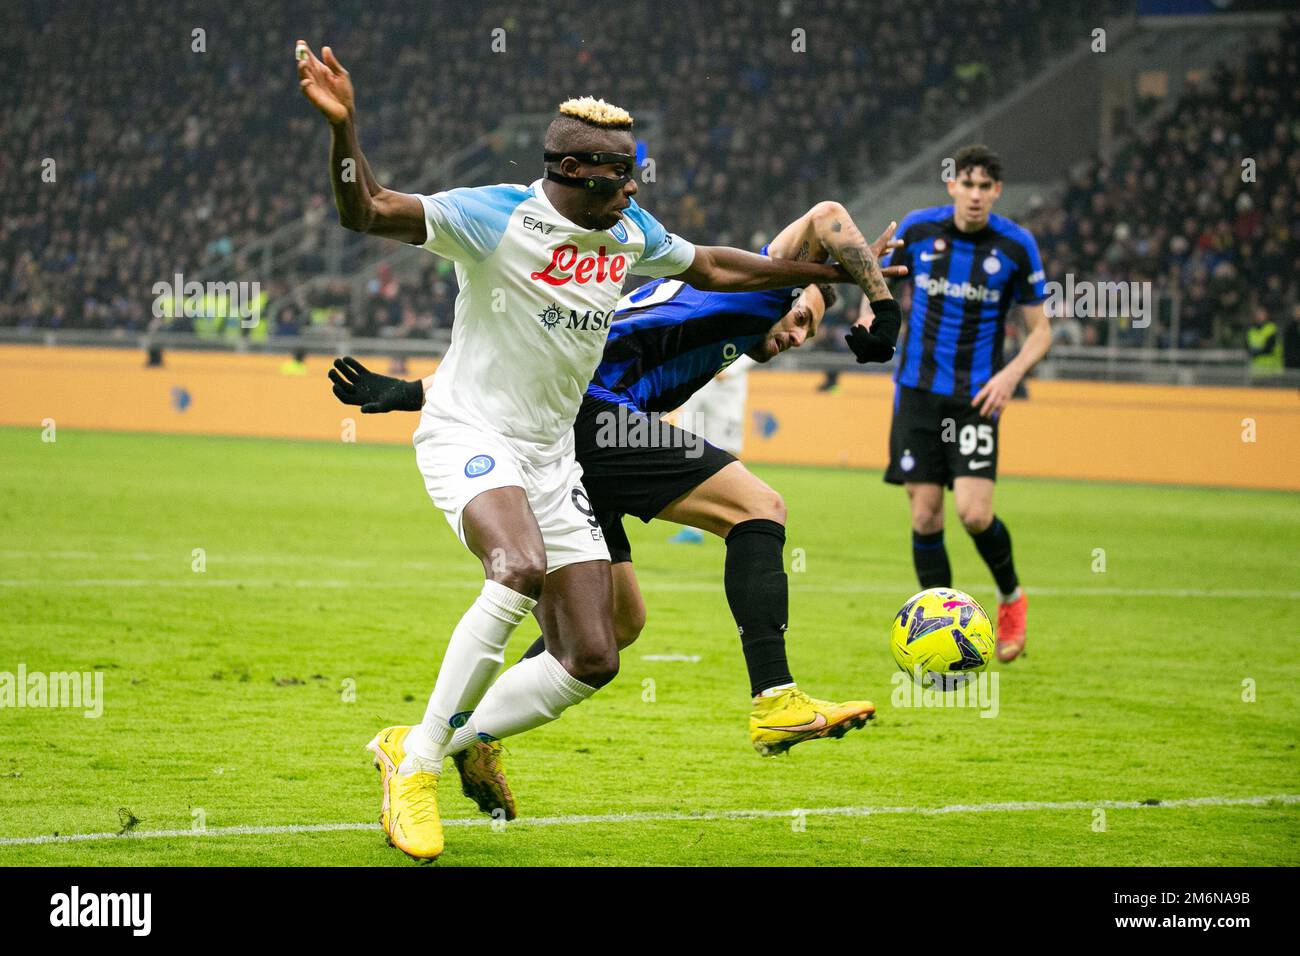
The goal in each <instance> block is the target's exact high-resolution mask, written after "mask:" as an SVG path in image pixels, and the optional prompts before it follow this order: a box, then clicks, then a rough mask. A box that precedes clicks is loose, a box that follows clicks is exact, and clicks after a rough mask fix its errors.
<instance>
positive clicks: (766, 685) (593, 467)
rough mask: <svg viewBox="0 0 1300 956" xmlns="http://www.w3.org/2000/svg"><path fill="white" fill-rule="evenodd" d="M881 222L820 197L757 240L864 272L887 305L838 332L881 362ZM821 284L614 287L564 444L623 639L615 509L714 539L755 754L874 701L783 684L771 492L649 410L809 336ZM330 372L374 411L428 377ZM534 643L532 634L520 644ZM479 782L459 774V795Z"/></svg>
mask: <svg viewBox="0 0 1300 956" xmlns="http://www.w3.org/2000/svg"><path fill="white" fill-rule="evenodd" d="M893 229H894V225H893V224H892V223H891V225H890V228H889V229H887V230H886V232H885V233H884V234H883V235H882V236H880V237H879V238H878V239H877V240H876V242H875V243H871V244H868V243H867V242H866V241H865V239H863V238H862V235H861V233H860V232H859V230H858V229H857V226H856V225H854V223H853V221H852V219H851V218H850V217H849V216H848V214H847V212H846V211H845V210H844V208H843V206H841V205H840V204H838V203H833V202H824V203H819V204H817V205H816V206H814V207H813V208H812V209H811V210H809V212H807V213H805V214H804V215H803V216H801V217H800V218H799V219H798V220H796V221H795V222H793V223H791V224H790V225H789V226H787V227H786V228H785V229H783V230H782V231H781V233H780V234H779V235H778V236H777V237H776V238H775V239H773V240H772V242H771V243H769V244H768V245H767V246H765V247H764V248H763V249H762V250H761V251H762V252H763V253H765V254H767V255H770V256H772V257H773V258H788V259H809V260H812V261H821V260H824V259H826V258H828V257H833V258H835V259H836V260H837V261H839V262H840V264H841V265H843V266H844V267H845V269H846V270H848V271H849V272H850V273H851V274H853V275H854V277H855V278H859V276H860V277H861V278H860V279H859V285H860V286H861V287H862V288H863V290H864V292H865V293H866V295H867V297H868V299H869V300H870V301H871V302H872V303H873V305H874V308H875V310H876V313H877V316H884V317H885V318H884V320H881V319H879V318H878V319H877V323H876V324H875V325H874V328H873V329H872V330H870V331H869V330H867V329H866V328H865V327H863V326H858V327H856V328H855V330H854V332H853V333H852V334H851V335H850V336H849V344H850V347H851V348H852V349H853V350H854V352H855V353H856V354H857V355H858V356H859V360H860V361H870V360H875V361H887V360H888V359H889V358H890V356H891V355H892V354H893V350H894V344H895V342H896V339H897V334H898V328H899V324H900V323H901V313H899V311H898V307H897V305H896V304H894V302H893V300H892V297H891V296H890V293H889V290H888V286H887V284H886V282H885V278H886V277H897V276H901V275H904V274H905V271H906V270H905V269H904V268H902V267H894V268H891V269H887V270H882V269H881V266H880V257H881V256H882V255H884V254H887V252H888V250H889V249H891V248H892V247H893V246H894V245H895V242H894V240H893ZM833 296H834V292H833V288H832V287H831V286H808V287H807V288H789V289H782V290H773V291H767V292H730V293H721V292H708V291H704V290H701V289H697V288H694V287H692V286H689V285H686V284H685V283H683V282H681V281H679V280H676V279H665V280H655V281H653V282H650V283H647V284H646V285H643V286H641V287H639V288H638V289H636V290H634V291H633V292H631V293H629V294H628V295H626V296H624V297H623V299H622V300H620V302H619V304H618V308H617V311H616V316H615V320H614V322H613V323H612V325H611V326H610V331H609V337H608V340H607V341H606V344H605V349H604V353H603V356H602V360H601V363H600V365H599V367H598V368H597V369H596V372H595V374H594V376H593V377H592V380H591V383H590V385H589V387H588V389H587V394H586V397H585V399H584V401H583V404H582V407H581V409H580V410H579V412H578V415H577V418H576V420H575V422H574V440H575V452H576V457H577V460H578V462H579V464H581V466H582V470H583V478H582V484H583V487H584V488H585V489H586V493H587V495H589V496H590V497H589V500H576V499H575V504H576V505H577V506H578V508H579V509H580V510H582V511H585V512H587V513H588V514H589V515H590V521H591V525H592V528H593V532H594V533H599V534H601V535H603V537H604V540H605V542H606V544H607V545H608V547H609V551H610V558H611V563H612V569H611V570H612V575H613V581H614V617H615V634H616V637H617V639H618V642H619V646H620V647H626V646H627V645H629V644H630V643H632V641H634V640H636V638H637V636H638V635H639V634H640V632H641V630H642V629H643V628H644V626H645V605H644V602H643V600H642V597H641V592H640V589H639V586H638V585H637V581H636V576H635V574H634V573H633V570H632V564H631V560H632V551H631V547H630V545H629V543H628V539H627V535H626V534H625V533H624V530H623V525H622V520H623V517H624V515H634V516H636V517H638V518H640V519H641V520H642V521H647V522H648V521H650V520H652V519H655V518H660V519H664V520H667V521H673V522H676V523H679V524H683V525H687V526H690V527H694V528H698V529H700V530H701V531H708V532H712V533H714V534H716V535H718V536H719V537H721V538H722V539H723V540H725V542H726V545H727V555H726V564H725V569H724V576H723V580H724V589H725V591H726V595H727V602H728V604H729V605H730V607H731V611H732V615H733V617H734V618H735V620H736V624H737V627H738V629H739V631H740V638H741V649H742V651H743V653H744V656H745V662H746V666H747V668H748V671H749V678H750V690H751V695H752V697H753V706H752V710H751V714H750V725H749V731H750V742H751V744H752V745H753V746H754V748H755V750H757V751H758V752H759V753H760V754H763V755H769V754H776V753H781V752H783V751H785V750H788V749H789V748H790V747H792V746H794V745H795V744H797V743H800V742H802V741H805V740H813V739H818V738H823V737H838V736H841V735H842V734H844V733H845V732H846V731H848V730H849V729H852V728H854V727H861V726H863V725H864V724H865V723H866V722H867V720H869V719H870V718H871V717H872V716H874V713H875V707H874V705H872V704H871V703H870V702H869V701H847V702H844V703H835V702H830V701H823V700H817V699H815V698H812V697H809V696H808V695H807V694H805V693H803V692H802V691H801V690H800V689H799V688H798V687H797V686H796V685H795V682H794V678H793V677H792V676H791V674H790V667H789V663H788V661H787V658H786V649H785V630H786V624H787V621H788V585H787V579H786V574H785V567H784V560H783V557H782V551H783V548H784V545H785V503H784V501H783V500H782V498H781V496H780V495H779V494H778V493H777V492H776V491H775V490H773V489H772V488H771V487H769V486H768V485H767V484H766V483H765V482H763V481H762V480H761V479H759V478H758V477H757V476H756V475H754V474H753V473H752V472H750V471H749V470H748V469H747V468H745V466H744V465H743V464H742V463H741V462H739V461H738V460H737V459H736V458H735V456H733V455H732V454H730V453H729V452H727V451H724V450H722V449H720V448H717V447H715V446H713V445H711V444H709V443H708V442H706V441H705V440H704V439H702V438H700V437H699V436H696V435H694V434H692V433H690V432H689V431H686V430H685V429H683V428H680V427H677V426H675V425H670V424H669V423H667V422H664V421H662V420H661V419H660V418H659V415H660V414H661V413H664V412H669V411H672V410H674V409H676V408H678V407H679V406H680V405H681V404H682V403H683V402H685V401H686V399H687V398H689V397H690V396H691V395H692V394H694V393H695V392H696V391H698V390H699V389H700V388H702V387H704V386H705V385H706V384H708V383H709V382H710V381H712V380H713V378H714V377H715V376H716V375H717V374H718V373H719V372H720V371H722V370H724V369H726V368H727V367H728V366H729V365H730V364H731V363H732V362H734V361H735V360H736V359H737V358H739V357H740V356H741V355H749V356H750V357H752V358H754V359H755V360H757V361H759V362H766V361H768V360H770V359H772V358H773V357H775V356H776V355H778V354H780V353H781V352H783V351H785V350H786V349H789V348H796V347H798V346H800V345H802V344H803V343H804V342H806V341H807V340H808V339H810V338H812V337H813V336H814V335H815V334H816V331H817V326H818V323H819V321H820V319H821V316H822V314H823V312H824V311H825V309H826V308H827V306H828V300H830V301H831V302H833ZM891 316H892V318H893V322H892V325H891V322H890V321H889V319H890V317H891ZM331 378H332V379H333V380H334V383H335V388H334V391H335V394H336V395H337V396H338V397H339V399H340V400H341V401H343V402H345V403H347V404H355V405H361V406H362V411H363V412H374V411H390V410H396V409H403V408H405V409H411V410H417V409H418V408H419V406H420V403H421V402H422V401H423V388H424V387H426V386H427V384H428V383H429V381H430V380H431V379H432V376H430V378H429V379H426V380H425V383H420V382H400V381H398V380H396V379H390V378H386V377H384V376H380V375H375V374H374V373H372V372H369V371H368V370H366V369H364V368H363V367H362V366H361V365H360V364H359V363H357V362H356V361H355V360H354V359H351V358H347V359H342V360H339V361H337V362H336V363H335V370H334V372H332V373H331ZM578 491H581V489H578ZM543 600H545V597H544V596H543ZM543 648H544V644H543V643H542V639H541V638H538V641H537V643H535V644H534V646H533V647H531V648H529V651H528V654H533V653H540V652H541V651H542V649H543ZM526 656H527V655H526ZM471 751H472V748H471ZM467 753H470V757H471V758H472V757H473V754H472V752H467ZM458 766H460V763H459V762H458ZM460 769H461V775H462V778H465V777H466V775H467V773H469V774H473V775H474V776H475V777H476V778H482V779H488V780H489V783H490V784H491V786H490V787H488V789H495V790H496V791H498V792H496V793H494V794H492V795H491V796H490V797H489V798H488V799H487V803H483V802H480V806H481V807H486V806H488V805H493V806H499V805H503V804H502V803H500V801H501V800H502V799H504V790H503V788H504V783H503V780H504V778H503V777H502V776H501V775H500V773H499V770H494V771H492V772H491V773H490V774H479V773H478V772H477V771H476V770H475V769H474V768H472V767H466V766H460ZM493 781H495V783H493ZM482 789H483V788H481V787H475V786H472V785H469V784H467V786H466V792H467V793H471V791H475V790H477V791H481V790H482ZM476 799H477V798H476ZM493 801H497V802H496V803H493Z"/></svg>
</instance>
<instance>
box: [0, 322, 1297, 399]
mask: <svg viewBox="0 0 1300 956" xmlns="http://www.w3.org/2000/svg"><path fill="white" fill-rule="evenodd" d="M450 344H451V330H450V329H446V328H442V329H435V330H433V332H432V333H431V335H430V336H429V337H428V338H409V339H408V338H365V337H361V336H355V335H352V334H351V333H349V332H348V331H347V330H346V329H343V328H339V329H331V330H329V331H320V332H309V333H304V334H301V335H293V336H272V337H270V338H268V339H265V340H262V341H252V340H250V339H248V338H244V337H224V338H206V337H201V336H198V335H195V334H193V333H188V332H162V331H159V332H128V331H122V330H115V331H111V332H109V331H102V330H96V329H66V330H64V329H58V330H56V329H21V328H17V329H15V328H5V329H0V346H4V345H45V346H49V347H57V346H81V347H92V348H114V349H138V350H140V351H143V352H149V351H151V350H160V351H162V352H164V353H165V352H167V351H169V350H184V351H209V352H211V351H217V352H223V351H224V352H242V353H251V354H289V353H293V352H295V351H299V350H301V351H303V352H306V353H307V354H309V355H344V354H349V353H355V354H365V355H392V356H394V357H398V356H402V357H424V358H439V357H441V356H442V355H443V354H444V353H445V352H446V350H447V347H448V346H449V345H450ZM766 367H767V368H772V369H777V370H781V371H816V372H848V373H861V374H887V373H891V372H892V370H893V369H892V366H871V367H864V366H862V365H859V364H857V362H856V361H855V360H854V358H853V356H852V355H849V354H847V353H843V352H835V351H820V350H810V351H791V352H787V353H785V354H784V355H782V356H780V357H779V358H778V359H776V360H774V361H773V362H772V363H771V364H770V365H769V366H766ZM760 371H761V370H760ZM1034 377H1037V378H1040V379H1061V380H1092V381H1110V382H1147V383H1153V384H1166V385H1189V386H1192V385H1224V386H1243V385H1244V386H1252V385H1259V386H1269V387H1287V388H1297V387H1300V369H1286V370H1284V371H1283V372H1281V373H1280V374H1278V375H1275V376H1270V377H1268V378H1267V379H1262V378H1259V377H1257V376H1254V375H1252V373H1251V368H1250V360H1249V355H1248V353H1247V352H1246V350H1245V349H1155V348H1135V347H1131V346H1080V345H1060V344H1058V345H1056V346H1054V347H1053V349H1052V351H1051V352H1050V353H1049V354H1048V357H1047V358H1046V359H1044V360H1043V362H1042V363H1040V365H1039V366H1038V367H1037V368H1036V369H1035V371H1034Z"/></svg>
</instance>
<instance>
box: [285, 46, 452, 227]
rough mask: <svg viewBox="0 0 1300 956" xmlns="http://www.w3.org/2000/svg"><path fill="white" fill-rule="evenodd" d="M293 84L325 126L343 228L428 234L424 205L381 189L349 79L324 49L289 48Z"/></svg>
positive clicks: (414, 197)
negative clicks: (294, 65)
mask: <svg viewBox="0 0 1300 956" xmlns="http://www.w3.org/2000/svg"><path fill="white" fill-rule="evenodd" d="M295 53H296V56H297V57H298V86H299V88H300V89H301V90H302V93H303V95H304V96H305V97H307V99H308V100H309V101H310V102H311V104H312V105H313V106H315V107H316V108H317V109H318V110H320V111H321V113H322V114H323V115H324V117H325V118H326V119H327V120H329V124H330V134H331V137H330V186H331V187H332V188H333V190H334V205H335V207H336V208H337V209H338V211H339V224H340V225H341V226H343V227H344V228H345V229H352V230H354V231H356V232H364V233H366V234H367V235H372V236H383V237H384V238H386V239H397V240H399V241H401V242H409V243H412V244H414V245H421V244H422V243H424V241H425V240H426V239H427V238H428V229H427V228H426V227H425V224H424V205H423V204H422V203H421V202H420V200H419V198H418V197H416V196H412V195H410V194H409V193H399V192H396V191H394V190H392V189H385V188H384V187H383V186H381V185H379V183H378V182H377V181H376V180H375V177H374V174H373V173H372V172H371V170H370V164H369V163H367V162H366V157H365V154H363V153H362V152H361V144H360V142H359V141H358V140H357V129H356V97H355V94H354V93H353V90H352V79H351V77H350V76H349V75H348V71H347V70H345V69H343V64H341V63H340V62H339V61H338V58H337V57H335V56H334V51H333V50H331V49H330V48H329V47H324V48H323V49H322V50H321V57H322V58H323V59H318V58H317V56H316V54H315V53H313V52H312V50H311V47H309V46H308V45H307V44H306V42H305V41H303V40H299V41H298V45H297V47H296V48H295Z"/></svg>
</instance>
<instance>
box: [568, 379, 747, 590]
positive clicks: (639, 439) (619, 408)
mask: <svg viewBox="0 0 1300 956" xmlns="http://www.w3.org/2000/svg"><path fill="white" fill-rule="evenodd" d="M573 438H574V446H575V450H576V452H577V458H578V464H580V465H582V485H583V487H584V488H586V489H587V497H588V498H589V499H590V500H591V507H592V508H593V509H594V510H595V512H596V517H597V519H598V520H599V521H600V526H601V529H602V530H603V531H604V532H605V542H606V543H607V544H608V545H609V554H610V559H611V560H612V561H613V563H615V564H618V563H619V562H620V561H631V560H632V548H631V546H630V545H629V544H628V540H627V535H626V534H625V533H624V531H623V515H635V516H636V517H638V518H640V519H641V520H642V521H650V520H651V519H653V518H654V517H655V516H657V515H658V514H659V512H661V511H663V510H664V508H665V507H667V506H668V505H669V504H670V503H671V502H673V501H676V500H677V499H678V498H680V497H681V496H682V495H684V494H686V493H687V492H688V491H690V490H691V489H692V488H696V487H698V486H699V485H701V484H703V483H704V481H705V480H707V479H708V478H710V477H712V476H713V475H715V474H717V473H718V472H719V471H721V470H722V469H723V468H726V467H727V466H728V465H730V464H731V463H732V462H733V461H735V460H736V456H735V455H732V454H731V453H730V452H726V451H723V450H722V449H721V448H718V447H716V446H714V445H710V444H709V443H708V442H706V441H705V440H704V439H703V438H700V437H699V436H698V435H694V434H692V433H691V432H688V431H685V430H684V429H681V428H678V427H677V426H676V425H670V424H668V423H667V422H664V421H660V419H659V417H658V416H657V415H647V414H646V413H645V412H642V411H638V410H636V409H634V408H630V407H629V406H626V405H619V404H617V403H616V402H611V401H607V400H605V399H602V398H593V397H591V396H590V395H588V396H586V397H585V398H583V400H582V407H581V408H580V409H578V417H577V419H576V420H575V421H574V423H573Z"/></svg>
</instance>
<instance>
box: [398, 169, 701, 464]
mask: <svg viewBox="0 0 1300 956" xmlns="http://www.w3.org/2000/svg"><path fill="white" fill-rule="evenodd" d="M420 201H421V202H422V203H423V204H424V218H425V225H426V228H427V229H428V234H427V235H428V238H427V240H426V241H425V243H424V248H425V249H427V250H428V251H430V252H432V253H435V254H437V255H440V256H443V257H445V258H447V259H450V260H452V261H453V262H455V264H456V280H457V283H458V284H459V286H460V293H459V294H458V295H457V296H456V308H455V323H454V325H453V326H452V336H451V347H450V348H449V349H448V350H447V354H446V355H445V356H444V357H443V360H442V363H441V364H440V365H439V367H438V372H437V374H436V375H435V376H434V379H433V387H432V388H431V389H430V390H429V394H428V396H427V398H426V400H425V405H424V412H423V415H422V416H421V423H420V427H419V429H417V431H416V433H415V441H416V442H419V441H420V440H421V439H422V437H425V436H426V435H428V434H429V433H430V431H431V430H432V428H433V426H434V425H435V424H436V420H437V419H450V420H452V421H458V422H463V423H466V424H469V425H472V426H475V427H478V428H485V429H488V430H490V431H492V432H494V433H497V434H501V435H505V436H507V437H509V438H511V439H513V440H514V441H515V443H516V444H517V445H518V446H520V447H521V449H522V450H523V451H524V452H525V453H526V454H527V455H528V456H529V457H530V458H532V459H533V460H535V461H537V462H539V463H541V462H548V461H553V460H555V459H557V458H559V457H561V456H562V455H564V454H566V453H568V452H570V451H571V450H572V447H573V439H572V434H571V429H572V426H573V419H574V417H575V416H576V415H577V412H578V406H579V404H580V403H581V401H582V395H583V391H584V390H585V389H586V387H587V383H588V382H589V381H590V380H591V376H592V373H593V372H595V370H596V366H597V364H598V363H599V362H600V358H601V353H602V350H603V349H604V347H605V337H606V335H607V334H608V331H609V325H610V322H611V321H612V320H613V317H614V310H615V307H616V305H617V303H618V299H619V296H620V294H621V292H622V288H623V283H624V281H625V280H626V278H627V276H628V275H629V274H632V273H635V274H637V275H648V276H655V277H659V276H671V275H677V274H679V273H681V272H683V271H685V270H686V269H687V268H689V267H690V265H691V263H692V262H693V261H694V258H695V247H694V246H693V245H691V244H690V243H689V242H686V241H685V240H684V239H681V238H679V237H677V236H675V235H673V234H672V233H669V232H667V231H666V230H665V229H664V227H663V226H661V225H660V224H659V223H658V222H657V221H656V220H655V219H654V217H653V216H651V215H650V214H649V213H647V212H646V211H645V210H644V209H642V208H641V207H640V206H638V205H637V204H636V203H635V202H632V205H631V206H630V207H629V208H628V209H626V210H625V211H624V213H623V220H622V221H621V222H619V223H618V224H617V225H615V226H614V227H613V228H611V229H606V230H591V229H584V228H582V227H581V226H579V225H577V224H576V223H573V222H570V221H569V220H568V219H565V218H564V217H563V216H562V215H560V213H559V212H558V211H556V209H555V207H554V206H552V205H551V202H550V200H549V199H547V198H546V193H545V191H544V190H543V189H542V180H540V179H539V180H537V181H536V182H534V183H533V184H532V185H531V186H520V185H504V184H503V185H498V186H477V187H472V188H459V189H450V190H447V191H446V192H441V193H437V194H436V195H433V196H421V197H420Z"/></svg>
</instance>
